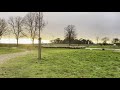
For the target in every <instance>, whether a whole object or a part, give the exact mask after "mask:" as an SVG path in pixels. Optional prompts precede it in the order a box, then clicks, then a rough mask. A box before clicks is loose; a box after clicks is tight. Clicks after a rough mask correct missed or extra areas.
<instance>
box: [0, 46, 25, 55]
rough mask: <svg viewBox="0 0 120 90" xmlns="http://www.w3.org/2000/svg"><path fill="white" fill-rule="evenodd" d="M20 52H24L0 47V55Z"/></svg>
mask: <svg viewBox="0 0 120 90" xmlns="http://www.w3.org/2000/svg"><path fill="white" fill-rule="evenodd" d="M22 51H24V50H23V49H19V48H8V47H0V54H8V53H16V52H22Z"/></svg>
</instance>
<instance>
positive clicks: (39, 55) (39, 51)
mask: <svg viewBox="0 0 120 90" xmlns="http://www.w3.org/2000/svg"><path fill="white" fill-rule="evenodd" d="M38 43H39V44H38V59H39V60H41V38H40V12H39V38H38Z"/></svg>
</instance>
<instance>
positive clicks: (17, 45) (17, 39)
mask: <svg viewBox="0 0 120 90" xmlns="http://www.w3.org/2000/svg"><path fill="white" fill-rule="evenodd" d="M17 47H18V38H17Z"/></svg>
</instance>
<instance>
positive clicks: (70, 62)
mask: <svg viewBox="0 0 120 90" xmlns="http://www.w3.org/2000/svg"><path fill="white" fill-rule="evenodd" d="M119 77H120V52H113V51H106V50H105V51H102V50H85V49H62V48H60V49H59V48H57V49H56V48H55V49H54V48H43V49H42V60H41V61H38V59H37V50H34V51H33V53H32V54H28V55H26V56H23V57H18V58H15V59H13V60H9V61H7V62H6V63H4V64H2V65H0V78H119Z"/></svg>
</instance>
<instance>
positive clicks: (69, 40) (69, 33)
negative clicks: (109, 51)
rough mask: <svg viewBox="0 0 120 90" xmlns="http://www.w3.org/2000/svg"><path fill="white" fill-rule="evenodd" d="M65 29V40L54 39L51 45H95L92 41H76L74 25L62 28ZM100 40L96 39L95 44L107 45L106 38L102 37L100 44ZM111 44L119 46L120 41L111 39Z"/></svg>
mask: <svg viewBox="0 0 120 90" xmlns="http://www.w3.org/2000/svg"><path fill="white" fill-rule="evenodd" d="M64 29H65V36H64V37H65V38H64V39H63V40H61V39H60V38H56V39H54V40H51V42H52V43H55V44H69V46H70V45H71V44H95V43H94V42H93V41H92V40H89V39H83V38H80V39H76V37H77V33H76V28H75V25H68V26H67V27H65V28H64ZM99 40H100V38H99V37H96V41H97V43H96V44H99V45H108V44H109V43H108V41H109V40H110V39H109V38H108V37H103V38H102V39H101V41H102V43H99ZM112 44H115V45H120V39H118V38H113V40H112Z"/></svg>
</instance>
